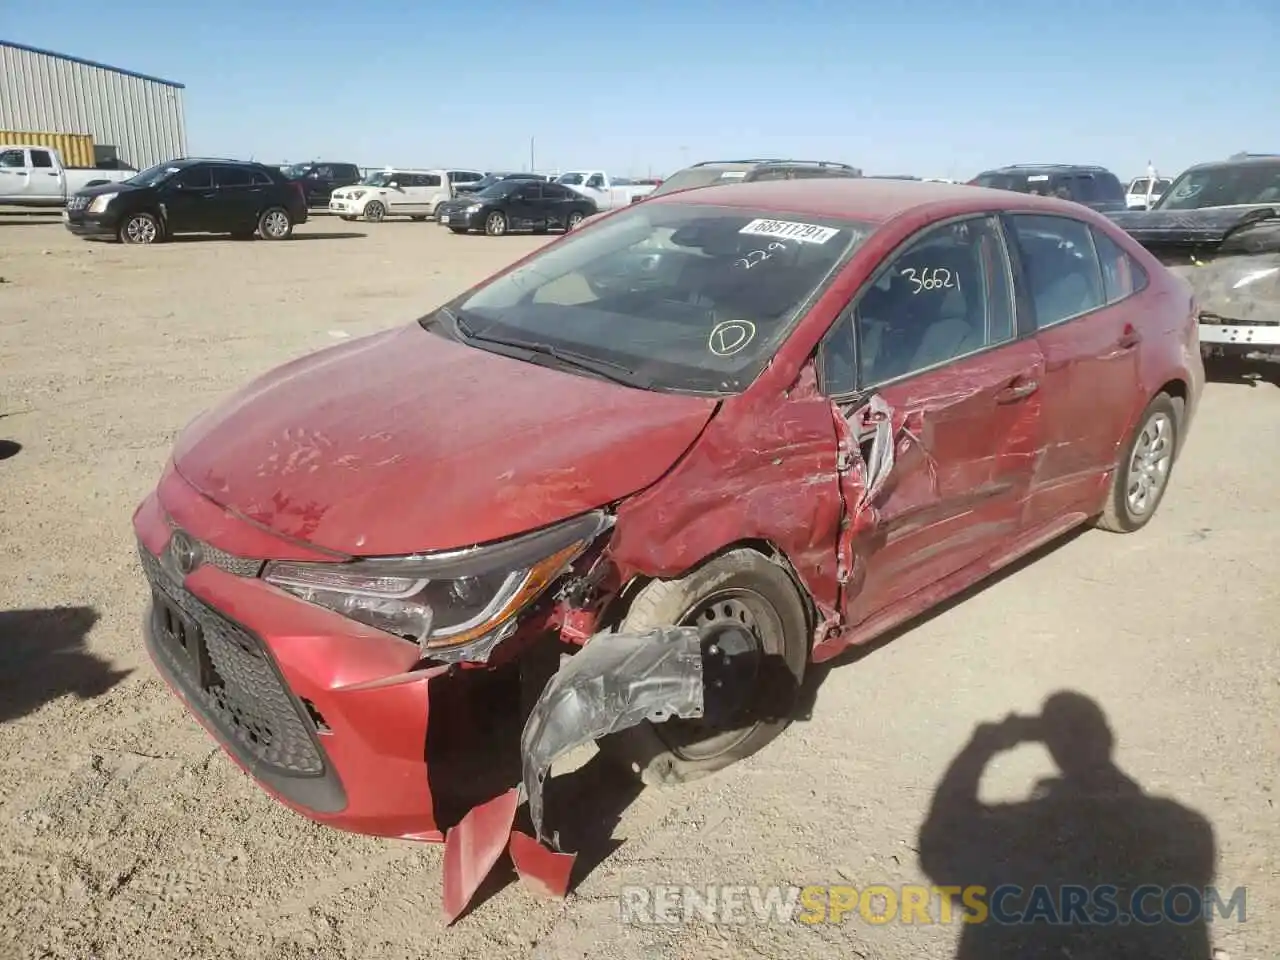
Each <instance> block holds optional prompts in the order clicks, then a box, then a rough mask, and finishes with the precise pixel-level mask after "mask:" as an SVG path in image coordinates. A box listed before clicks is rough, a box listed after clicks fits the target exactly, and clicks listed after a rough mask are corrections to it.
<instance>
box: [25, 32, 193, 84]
mask: <svg viewBox="0 0 1280 960" xmlns="http://www.w3.org/2000/svg"><path fill="white" fill-rule="evenodd" d="M0 47H12V48H13V49H14V50H22V51H25V52H26V53H34V54H38V55H39V56H42V57H53V58H55V59H57V60H67V61H69V62H71V63H80V64H83V65H84V66H86V67H97V68H98V69H99V70H110V71H111V72H112V73H119V74H122V75H124V76H126V77H136V78H137V79H139V80H147V81H150V82H151V83H160V84H163V85H164V86H166V87H174V88H175V89H178V90H185V89H186V86H185V84H181V83H175V82H174V81H172V80H165V79H162V78H161V77H153V76H150V75H149V74H145V73H138V72H136V71H134V70H122V69H120V68H119V67H113V66H111V65H110V64H106V63H99V62H98V61H96V60H86V59H85V58H84V57H73V56H70V55H68V54H65V53H55V52H54V51H52V50H42V49H40V48H39V47H29V46H27V45H26V44H24V43H14V42H13V41H12V40H0Z"/></svg>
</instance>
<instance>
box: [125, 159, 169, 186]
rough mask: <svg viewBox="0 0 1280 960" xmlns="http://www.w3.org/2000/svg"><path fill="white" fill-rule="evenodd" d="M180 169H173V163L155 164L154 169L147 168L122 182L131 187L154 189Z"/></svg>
mask: <svg viewBox="0 0 1280 960" xmlns="http://www.w3.org/2000/svg"><path fill="white" fill-rule="evenodd" d="M181 169H182V168H181V167H175V166H174V165H173V163H157V164H156V165H155V166H154V167H147V169H145V170H143V171H141V172H139V173H136V174H134V175H133V176H132V177H130V178H129V179H128V180H125V181H124V182H125V183H127V184H129V186H131V187H154V186H155V185H156V184H157V183H161V182H163V181H165V180H168V179H169V178H170V177H171V176H173V175H174V174H175V173H177V172H178V171H179V170H181Z"/></svg>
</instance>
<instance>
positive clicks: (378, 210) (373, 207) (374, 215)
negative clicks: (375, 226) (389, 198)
mask: <svg viewBox="0 0 1280 960" xmlns="http://www.w3.org/2000/svg"><path fill="white" fill-rule="evenodd" d="M366 215H367V216H368V218H369V219H370V220H375V221H376V220H381V219H382V204H380V203H371V204H369V209H368V211H366Z"/></svg>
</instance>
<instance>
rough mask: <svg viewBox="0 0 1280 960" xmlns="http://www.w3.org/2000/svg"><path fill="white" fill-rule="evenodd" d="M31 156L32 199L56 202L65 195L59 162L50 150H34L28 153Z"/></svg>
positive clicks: (30, 186)
mask: <svg viewBox="0 0 1280 960" xmlns="http://www.w3.org/2000/svg"><path fill="white" fill-rule="evenodd" d="M27 152H28V153H29V154H30V155H31V176H30V177H29V178H28V183H29V188H30V191H31V196H32V197H37V198H39V199H41V200H56V199H59V198H61V197H62V195H63V184H62V176H61V171H60V170H59V169H58V164H57V161H55V160H54V157H53V154H52V153H51V152H50V151H48V150H38V149H35V148H32V149H31V150H28V151H27Z"/></svg>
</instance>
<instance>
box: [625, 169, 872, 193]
mask: <svg viewBox="0 0 1280 960" xmlns="http://www.w3.org/2000/svg"><path fill="white" fill-rule="evenodd" d="M860 176H862V171H861V170H859V169H858V168H857V167H851V166H849V164H847V163H835V162H833V161H830V160H777V159H772V160H759V159H757V160H704V161H702V162H701V163H695V164H694V165H693V166H691V167H685V168H684V169H683V170H680V171H678V172H676V173H673V174H672V175H671V176H669V177H667V179H665V180H663V181H662V183H661V185H660V186H659V187H658V189H656V190H654V191H653V193H650V194H647V195H646V196H645V197H642V198H640V199H648V198H649V197H660V196H662V195H663V194H665V193H675V192H676V191H677V190H690V189H693V188H695V187H710V186H712V185H714V184H722V183H754V182H755V181H757V180H805V179H811V178H822V177H860Z"/></svg>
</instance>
